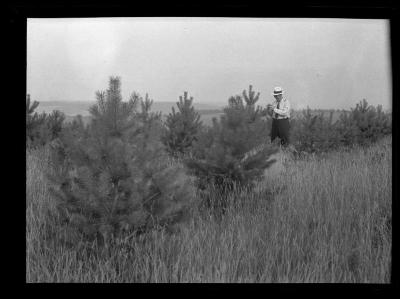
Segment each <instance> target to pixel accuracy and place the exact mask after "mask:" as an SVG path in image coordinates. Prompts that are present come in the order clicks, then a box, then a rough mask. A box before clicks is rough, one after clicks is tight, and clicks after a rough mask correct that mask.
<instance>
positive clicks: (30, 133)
mask: <svg viewBox="0 0 400 299" xmlns="http://www.w3.org/2000/svg"><path fill="white" fill-rule="evenodd" d="M38 106H39V102H37V101H34V102H33V103H32V102H31V97H30V95H29V94H28V95H27V96H26V144H27V147H31V146H36V145H37V143H38V140H39V139H41V136H42V134H43V133H42V130H43V129H42V126H43V124H44V123H45V121H46V114H44V113H42V114H38V113H37V112H35V109H36V108H37V107H38Z"/></svg>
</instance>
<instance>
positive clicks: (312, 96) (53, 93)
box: [27, 18, 392, 109]
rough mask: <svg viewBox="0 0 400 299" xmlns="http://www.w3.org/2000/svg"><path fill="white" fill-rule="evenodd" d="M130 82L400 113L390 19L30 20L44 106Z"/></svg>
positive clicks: (201, 98)
mask: <svg viewBox="0 0 400 299" xmlns="http://www.w3.org/2000/svg"><path fill="white" fill-rule="evenodd" d="M111 75H114V76H120V77H121V79H122V94H123V97H124V99H125V100H127V99H128V97H129V94H130V93H131V92H132V91H138V92H140V93H141V94H143V95H144V94H145V93H146V92H147V93H149V96H150V97H151V98H153V99H154V100H155V101H177V100H178V98H179V95H182V94H183V91H185V90H187V91H188V92H189V95H191V96H193V97H194V101H195V102H198V103H214V104H217V105H221V106H224V105H226V104H227V100H228V98H229V97H230V96H232V95H236V94H239V93H241V92H242V90H243V89H247V88H248V86H249V84H252V85H253V88H254V89H255V90H256V91H260V93H261V96H260V101H259V104H261V105H266V104H267V103H268V102H272V101H273V97H272V95H271V92H272V91H273V88H274V87H275V86H281V87H282V88H283V90H284V92H285V96H286V97H287V98H288V99H289V100H290V101H291V103H292V107H293V108H297V109H300V108H305V107H306V106H307V105H308V106H310V107H311V108H323V109H324V108H340V109H341V108H345V109H348V108H349V107H353V106H355V104H356V103H357V102H359V101H361V100H362V99H363V98H366V99H367V101H368V102H369V103H370V104H373V105H378V104H381V105H382V106H383V107H384V108H385V109H391V103H392V82H391V61H390V39H389V23H388V21H386V20H356V19H354V20H353V19H275V18H271V19H252V18H92V19H28V25H27V93H30V94H31V98H32V99H33V100H36V101H94V100H95V91H97V90H105V89H107V87H108V79H109V76H111Z"/></svg>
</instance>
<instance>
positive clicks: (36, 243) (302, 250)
mask: <svg viewBox="0 0 400 299" xmlns="http://www.w3.org/2000/svg"><path fill="white" fill-rule="evenodd" d="M391 159H392V149H391V139H390V138H387V139H385V140H384V141H382V142H380V143H379V144H376V145H374V146H372V147H371V148H368V149H363V148H358V149H356V150H353V151H351V152H335V153H332V154H330V155H329V156H328V157H326V158H324V159H317V158H315V157H311V158H309V159H308V160H298V161H295V160H290V159H289V160H287V161H284V163H283V164H280V166H279V167H278V168H279V169H278V170H279V171H277V172H276V173H275V174H274V175H269V176H267V177H266V179H265V180H264V181H263V182H260V183H259V185H258V186H257V188H256V190H257V192H255V191H253V192H251V193H246V192H243V193H241V194H239V193H237V194H235V195H233V197H236V199H239V198H241V199H242V201H240V200H239V201H237V204H235V205H232V206H231V207H230V209H229V210H228V212H227V213H226V214H225V215H224V216H223V217H222V218H219V219H217V218H215V217H213V216H212V213H210V212H205V213H199V212H196V213H195V215H194V217H193V218H192V219H191V220H190V222H189V223H187V224H185V225H183V226H182V228H181V230H180V231H179V232H177V233H175V234H168V233H165V232H154V233H152V234H151V235H149V236H146V237H141V238H138V239H135V240H132V239H131V240H125V241H124V242H122V241H120V242H119V244H116V245H115V246H114V247H113V248H111V250H110V251H109V252H108V253H105V252H103V253H101V254H100V253H99V254H92V252H95V251H93V249H92V248H91V247H90V246H89V245H85V244H83V243H82V244H77V245H76V246H75V248H66V247H64V246H62V245H61V244H60V243H59V242H58V241H57V240H58V239H57V237H51V236H52V234H51V232H52V231H54V232H57V229H56V227H57V223H56V220H51V219H50V218H49V217H48V216H46V215H47V213H46V211H47V210H52V209H54V207H53V206H52V201H51V198H50V197H49V195H48V193H47V189H46V180H45V179H44V177H43V171H44V169H45V168H46V153H45V152H43V151H38V152H29V153H28V152H27V198H26V200H27V211H26V217H27V235H26V238H27V244H26V245H27V248H26V250H27V255H26V263H27V273H26V280H27V282H361V283H364V282H365V283H367V282H372V283H389V282H390V272H391V244H392V241H391V216H392V210H391V201H392V172H391V171H392V166H391V165H392V163H391ZM265 190H272V191H273V194H274V200H268V198H269V196H267V195H265V192H264V191H265ZM243 199H245V201H244V202H243Z"/></svg>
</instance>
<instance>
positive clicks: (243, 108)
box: [186, 86, 277, 193]
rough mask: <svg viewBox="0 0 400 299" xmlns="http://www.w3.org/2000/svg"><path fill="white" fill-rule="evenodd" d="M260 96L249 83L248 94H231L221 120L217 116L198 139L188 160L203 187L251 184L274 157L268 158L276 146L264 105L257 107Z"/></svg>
mask: <svg viewBox="0 0 400 299" xmlns="http://www.w3.org/2000/svg"><path fill="white" fill-rule="evenodd" d="M258 96H259V94H257V95H255V93H254V92H253V91H252V87H251V86H250V88H249V95H248V96H247V94H246V93H245V91H244V92H243V97H241V96H239V95H238V96H235V97H231V98H230V99H229V101H228V106H227V107H226V108H225V109H224V114H223V115H222V116H221V117H220V119H219V121H218V120H217V119H214V120H213V124H212V126H211V127H210V128H208V129H206V130H204V131H203V132H202V133H201V134H200V136H199V139H198V140H197V141H196V142H195V144H194V148H193V157H191V158H188V159H187V160H186V163H187V165H188V167H189V169H191V170H192V171H193V173H194V174H195V175H196V177H197V178H198V181H197V183H198V186H199V187H200V189H206V188H207V187H208V186H210V185H213V186H215V187H217V188H218V189H219V190H221V191H222V192H223V193H226V192H227V191H230V190H232V189H233V187H234V186H243V187H244V186H247V187H249V186H251V185H252V184H253V182H254V181H255V180H257V179H260V178H261V177H262V176H263V173H264V170H265V169H266V168H268V167H269V166H270V165H271V164H272V163H273V162H274V161H275V160H269V158H270V155H271V154H273V153H275V152H276V151H277V149H276V148H274V147H273V146H272V145H271V144H270V143H269V139H268V133H269V132H268V128H267V127H266V121H265V120H264V119H263V118H262V111H261V109H260V108H259V107H257V108H256V107H255V104H256V102H257V100H258ZM243 98H244V100H245V103H244V101H243ZM262 145H263V146H262ZM255 148H259V150H257V151H254V149H255ZM249 153H251V154H249Z"/></svg>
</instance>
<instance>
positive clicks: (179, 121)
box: [162, 91, 202, 157]
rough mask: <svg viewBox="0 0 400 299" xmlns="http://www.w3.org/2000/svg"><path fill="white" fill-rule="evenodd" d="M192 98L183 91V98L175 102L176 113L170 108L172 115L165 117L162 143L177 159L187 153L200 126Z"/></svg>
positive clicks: (198, 115)
mask: <svg viewBox="0 0 400 299" xmlns="http://www.w3.org/2000/svg"><path fill="white" fill-rule="evenodd" d="M192 104H193V97H190V98H188V93H187V92H186V91H185V92H184V95H183V97H182V96H180V97H179V102H176V105H177V107H178V111H177V112H176V111H175V108H174V107H172V113H170V114H169V115H168V116H167V119H166V121H165V129H164V133H163V137H162V141H163V143H164V145H165V147H166V150H167V151H168V153H170V154H171V155H172V156H174V157H178V156H181V155H184V154H185V153H187V152H188V151H189V150H190V148H191V147H192V144H193V142H194V141H196V139H197V134H198V132H199V130H200V128H201V126H202V122H201V121H200V114H199V113H198V112H196V111H195V109H194V107H193V106H192Z"/></svg>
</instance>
